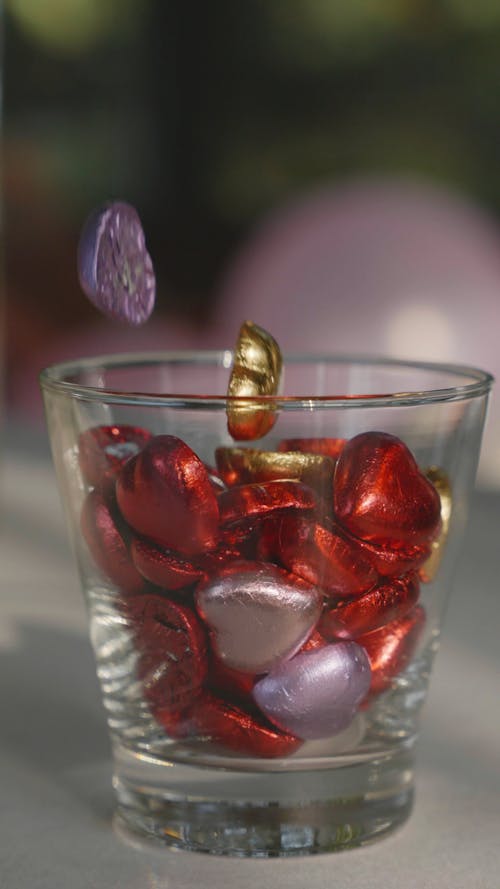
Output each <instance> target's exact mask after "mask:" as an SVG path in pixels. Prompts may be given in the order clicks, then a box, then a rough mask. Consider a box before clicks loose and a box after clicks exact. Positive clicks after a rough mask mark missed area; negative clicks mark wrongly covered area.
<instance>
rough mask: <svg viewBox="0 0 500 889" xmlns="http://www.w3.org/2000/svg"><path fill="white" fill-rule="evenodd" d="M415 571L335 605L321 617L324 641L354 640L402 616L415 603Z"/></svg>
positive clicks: (416, 598)
mask: <svg viewBox="0 0 500 889" xmlns="http://www.w3.org/2000/svg"><path fill="white" fill-rule="evenodd" d="M419 592H420V583H419V580H418V574H417V572H416V571H412V572H410V573H409V574H406V575H405V576H404V577H393V578H391V579H390V580H386V581H385V582H384V583H379V584H377V586H376V587H375V589H373V590H370V592H368V593H365V594H364V596H361V597H360V598H359V599H355V600H353V601H350V602H349V601H348V602H339V603H338V605H336V606H335V607H334V608H330V609H329V610H328V611H325V612H324V613H323V614H322V616H321V621H320V625H319V629H320V631H321V633H322V634H323V635H324V636H326V638H327V639H332V640H335V639H356V638H357V637H358V636H362V635H363V634H365V633H371V632H372V630H378V629H379V628H380V627H383V626H385V625H386V624H388V623H390V622H391V621H393V620H397V619H398V618H401V617H404V615H405V614H407V613H408V612H409V611H411V609H412V608H413V606H414V605H415V603H416V602H417V600H418V596H419Z"/></svg>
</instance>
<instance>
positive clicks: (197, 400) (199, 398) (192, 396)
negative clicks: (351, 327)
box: [39, 349, 494, 411]
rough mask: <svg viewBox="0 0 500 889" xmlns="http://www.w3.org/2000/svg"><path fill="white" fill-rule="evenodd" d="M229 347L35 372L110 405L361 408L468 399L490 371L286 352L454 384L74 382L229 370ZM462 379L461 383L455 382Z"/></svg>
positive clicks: (55, 385) (297, 358) (296, 358)
mask: <svg viewBox="0 0 500 889" xmlns="http://www.w3.org/2000/svg"><path fill="white" fill-rule="evenodd" d="M233 355H234V353H233V351H232V350H230V349H220V350H199V349H195V350H166V351H153V352H125V353H118V354H113V355H110V354H108V355H98V356H95V357H90V358H80V359H75V360H71V361H65V362H58V363H56V364H52V365H49V366H47V367H45V368H44V369H43V370H42V371H41V372H40V375H39V379H40V385H41V388H42V390H44V391H46V392H47V393H49V392H52V393H54V394H59V395H63V394H65V395H67V396H69V397H72V398H75V399H77V400H80V401H90V402H103V401H105V402H106V403H111V404H129V405H138V404H141V405H149V406H158V407H167V406H172V407H186V408H189V407H191V408H195V409H196V408H197V409H200V408H203V407H205V408H206V409H212V410H214V409H215V410H217V409H226V407H227V406H228V405H229V404H231V403H234V402H238V405H240V406H241V405H244V404H245V403H248V404H251V405H252V406H253V407H255V405H259V404H261V405H262V406H263V407H264V406H265V407H266V408H268V409H269V408H271V407H272V408H274V409H280V410H285V411H286V410H300V409H302V410H303V409H313V408H314V409H315V410H316V409H320V408H343V409H346V408H354V407H357V408H362V407H402V406H412V405H422V404H429V403H433V402H450V401H466V400H469V399H471V398H476V397H480V396H482V395H486V394H487V393H488V392H489V390H490V388H491V386H492V384H493V382H494V376H493V375H492V374H491V373H489V372H488V371H485V370H481V369H480V368H478V367H475V366H472V365H467V364H459V363H447V362H437V361H419V360H406V359H399V358H386V357H381V356H371V355H359V354H355V353H353V354H332V353H290V354H287V353H285V355H284V364H285V367H286V365H287V364H294V365H300V364H304V365H305V364H309V365H320V364H326V365H329V366H333V365H337V366H339V367H342V366H344V367H345V366H347V365H349V364H351V365H358V366H360V367H365V368H367V369H368V368H370V367H372V368H373V369H379V370H381V369H384V368H385V369H388V370H394V371H397V370H401V371H406V372H409V371H414V372H415V373H416V374H419V373H422V374H423V373H435V374H441V375H443V376H444V375H447V376H448V377H456V380H457V382H456V384H455V385H442V386H439V385H436V386H433V387H431V388H428V387H424V388H422V387H417V386H416V387H415V388H411V389H407V388H406V389H405V390H404V391H403V390H401V391H388V392H376V393H368V392H356V393H345V392H344V393H334V392H332V393H331V394H327V395H325V394H323V395H314V394H311V395H279V394H278V395H247V396H242V395H238V396H230V395H227V394H224V393H221V394H220V395H218V394H216V395H208V394H203V393H193V392H165V393H161V394H159V393H151V392H147V391H142V390H137V391H135V390H134V391H130V390H121V389H119V388H116V387H115V386H112V387H108V386H96V385H87V384H84V383H81V382H77V381H76V380H75V377H77V376H78V375H79V374H80V375H81V374H85V373H91V372H93V373H95V374H97V373H98V372H99V370H101V372H102V373H104V372H106V371H108V370H119V369H127V368H128V369H131V368H133V367H136V368H147V367H154V366H155V365H156V366H158V367H159V366H161V365H169V364H170V365H177V366H189V365H191V366H201V365H203V364H209V365H213V366H214V367H217V366H218V367H220V368H223V369H228V370H229V368H230V367H231V365H232V361H233ZM459 380H461V382H459Z"/></svg>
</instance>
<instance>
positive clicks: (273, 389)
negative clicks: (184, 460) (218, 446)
mask: <svg viewBox="0 0 500 889" xmlns="http://www.w3.org/2000/svg"><path fill="white" fill-rule="evenodd" d="M282 367H283V361H282V357H281V351H280V348H279V346H278V344H277V342H276V340H274V339H273V337H272V336H271V335H270V334H269V333H267V331H265V330H263V329H262V328H261V327H258V326H257V325H256V324H253V323H252V322H251V321H245V322H244V323H243V324H242V326H241V329H240V332H239V335H238V341H237V343H236V349H235V353H234V362H233V369H232V371H231V376H230V378H229V386H228V392H227V394H228V396H230V398H233V399H234V398H236V399H237V398H239V397H244V398H245V399H246V398H248V397H249V396H254V395H255V396H258V397H260V396H268V395H277V394H278V392H279V388H280V381H281V373H282ZM275 420H276V414H275V408H274V405H272V404H270V405H269V406H267V405H264V404H252V402H251V401H241V402H238V401H232V402H231V403H229V404H228V407H227V426H228V431H229V434H230V435H231V436H232V438H234V439H235V440H236V441H251V440H253V439H256V438H262V436H263V435H265V434H266V433H267V432H269V430H270V429H271V428H272V426H273V425H274V423H275Z"/></svg>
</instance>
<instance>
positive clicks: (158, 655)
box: [127, 594, 208, 716]
mask: <svg viewBox="0 0 500 889" xmlns="http://www.w3.org/2000/svg"><path fill="white" fill-rule="evenodd" d="M127 616H128V618H129V620H130V625H131V629H132V631H133V634H134V638H135V642H136V647H137V650H138V652H139V659H138V664H137V673H138V676H139V679H141V681H142V684H143V688H144V696H145V698H146V699H147V701H148V702H149V704H150V705H151V707H152V710H153V713H155V711H156V708H161V709H162V711H163V712H164V713H168V714H169V715H170V716H172V714H177V713H181V712H182V711H183V710H185V709H186V707H188V706H189V705H191V703H192V701H193V697H195V696H196V695H197V694H198V693H199V691H200V689H201V687H202V685H203V683H204V681H205V678H206V675H207V671H208V655H207V638H206V633H205V630H204V628H203V626H202V624H201V622H200V620H199V618H198V617H197V615H196V614H195V612H194V611H193V610H192V609H191V608H188V607H187V606H185V605H180V604H179V603H178V602H173V601H172V600H171V599H167V598H166V597H165V596H160V595H154V594H151V595H145V596H141V597H140V598H136V599H134V600H133V601H132V602H130V603H129V604H128V607H127Z"/></svg>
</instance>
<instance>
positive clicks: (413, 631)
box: [356, 605, 425, 697]
mask: <svg viewBox="0 0 500 889" xmlns="http://www.w3.org/2000/svg"><path fill="white" fill-rule="evenodd" d="M424 625H425V611H424V609H423V608H422V606H421V605H416V606H415V608H413V609H412V610H411V611H410V612H409V614H406V615H405V616H404V617H401V618H399V619H397V620H393V621H391V622H390V623H389V624H386V626H385V627H381V628H380V629H379V630H374V631H373V633H367V634H366V636H359V637H358V639H357V640H356V641H357V643H358V644H359V645H362V646H363V648H364V649H365V651H366V653H367V655H368V659H369V661H370V666H371V670H372V679H371V685H370V697H371V695H377V694H380V693H381V692H383V691H385V690H386V689H387V688H389V687H390V685H391V683H392V680H393V679H394V678H395V677H396V676H397V675H398V674H399V673H401V672H402V671H403V670H404V669H406V667H407V666H408V664H409V662H410V660H411V658H412V657H413V655H414V653H415V650H416V648H417V645H418V642H419V640H420V637H421V635H422V631H423V629H424Z"/></svg>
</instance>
